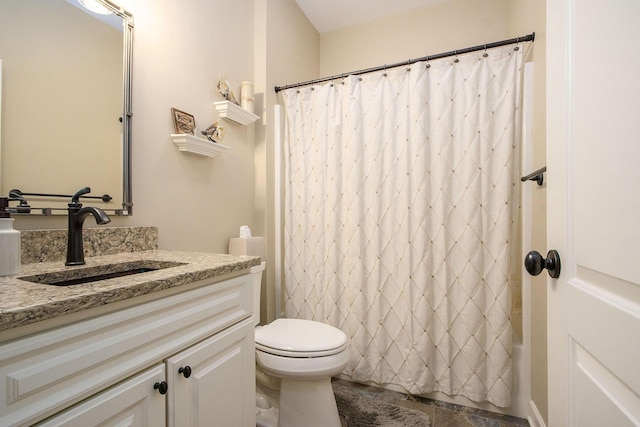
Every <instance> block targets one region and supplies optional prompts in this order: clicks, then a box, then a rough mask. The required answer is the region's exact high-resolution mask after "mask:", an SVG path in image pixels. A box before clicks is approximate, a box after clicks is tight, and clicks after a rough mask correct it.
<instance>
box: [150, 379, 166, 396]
mask: <svg viewBox="0 0 640 427" xmlns="http://www.w3.org/2000/svg"><path fill="white" fill-rule="evenodd" d="M153 388H154V389H156V390H158V393H160V394H166V393H167V389H168V388H169V384H167V382H166V381H161V382H158V383H155V384H154V385H153Z"/></svg>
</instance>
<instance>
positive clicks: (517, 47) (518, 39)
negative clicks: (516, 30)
mask: <svg viewBox="0 0 640 427" xmlns="http://www.w3.org/2000/svg"><path fill="white" fill-rule="evenodd" d="M518 43H520V37H516V47H514V48H513V50H520V46H518Z"/></svg>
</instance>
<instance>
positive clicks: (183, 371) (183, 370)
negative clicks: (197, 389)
mask: <svg viewBox="0 0 640 427" xmlns="http://www.w3.org/2000/svg"><path fill="white" fill-rule="evenodd" d="M178 373H179V374H182V375H184V377H185V378H189V377H190V376H191V366H189V365H187V366H185V367H184V368H180V369H178Z"/></svg>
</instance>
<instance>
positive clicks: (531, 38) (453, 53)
mask: <svg viewBox="0 0 640 427" xmlns="http://www.w3.org/2000/svg"><path fill="white" fill-rule="evenodd" d="M535 37H536V33H535V32H534V33H531V34H527V35H526V36H524V37H516V38H515V39H508V40H502V41H499V42H493V43H487V44H482V45H478V46H473V47H467V48H464V49H458V50H452V51H450V52H444V53H438V54H435V55H429V56H423V57H422V58H416V59H409V60H408V61H403V62H397V63H395V64H391V65H381V66H378V67H373V68H365V69H362V70H358V71H351V72H349V73H343V74H336V75H335V76H331V77H323V78H320V79H314V80H309V81H306V82H302V83H294V84H290V85H285V86H276V87H275V90H276V93H278V92H280V91H283V90H286V89H291V88H294V87H301V86H308V85H312V84H316V83H323V82H328V81H330V80H336V79H341V78H344V77H347V76H358V75H361V74H367V73H373V72H375V71H382V70H386V69H389V68H396V67H402V66H406V65H411V64H414V63H416V62H421V61H431V60H434V59H441V58H446V57H448V56H456V55H460V54H464V53H470V52H477V51H479V50H486V49H491V48H494V47H500V46H506V45H510V44H517V43H520V42H532V41H534V39H535Z"/></svg>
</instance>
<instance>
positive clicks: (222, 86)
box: [217, 76, 240, 105]
mask: <svg viewBox="0 0 640 427" xmlns="http://www.w3.org/2000/svg"><path fill="white" fill-rule="evenodd" d="M217 87H218V92H220V95H222V97H223V98H224V99H226V100H227V101H230V102H233V103H234V104H236V105H240V103H239V102H238V100H237V99H236V97H235V95H234V94H233V91H232V90H231V85H230V84H229V82H228V81H227V79H226V77H224V76H220V77H219V78H218V86H217Z"/></svg>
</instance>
